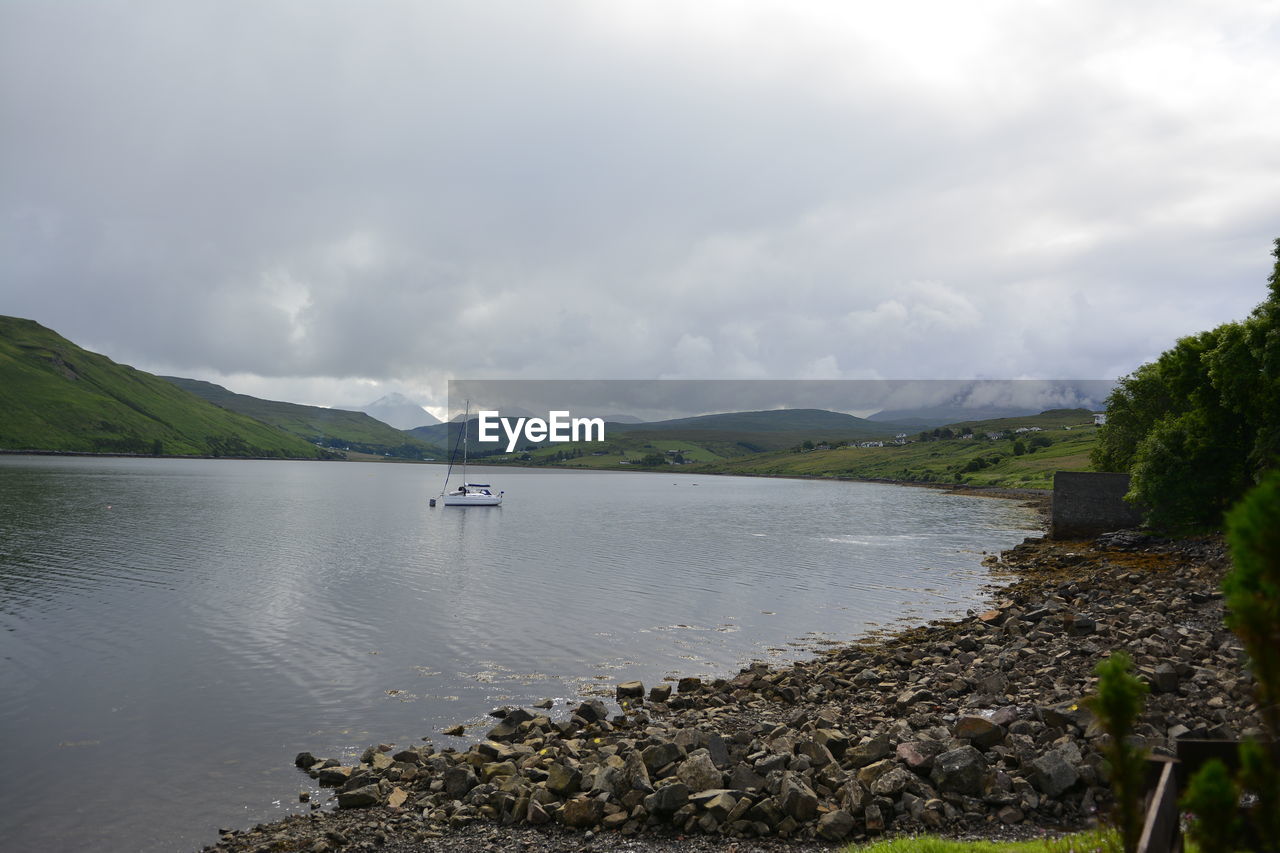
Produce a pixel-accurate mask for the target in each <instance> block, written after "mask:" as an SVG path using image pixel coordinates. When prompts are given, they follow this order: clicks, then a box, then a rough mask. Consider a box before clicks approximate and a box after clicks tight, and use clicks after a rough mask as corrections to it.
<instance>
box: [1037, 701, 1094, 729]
mask: <svg viewBox="0 0 1280 853" xmlns="http://www.w3.org/2000/svg"><path fill="white" fill-rule="evenodd" d="M1038 710H1039V713H1040V719H1041V720H1043V721H1044V724H1045V725H1046V726H1055V727H1057V728H1063V727H1065V726H1076V727H1077V728H1079V729H1081V730H1082V731H1083V730H1084V729H1086V728H1088V727H1089V723H1090V721H1092V720H1093V713H1092V712H1091V711H1090V710H1089V709H1088V708H1086V707H1085V706H1084V703H1083V702H1081V701H1080V700H1079V699H1072V700H1069V701H1067V702H1059V703H1058V704H1056V705H1050V706H1046V707H1041V708H1040V709H1038Z"/></svg>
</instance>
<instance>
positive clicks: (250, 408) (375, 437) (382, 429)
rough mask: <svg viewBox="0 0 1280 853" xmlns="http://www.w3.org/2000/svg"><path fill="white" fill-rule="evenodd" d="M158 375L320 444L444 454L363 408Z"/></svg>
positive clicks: (416, 455)
mask: <svg viewBox="0 0 1280 853" xmlns="http://www.w3.org/2000/svg"><path fill="white" fill-rule="evenodd" d="M160 378H161V379H164V380H166V381H168V382H171V383H173V384H174V385H176V386H177V387H179V388H181V389H183V390H184V391H188V392H190V393H192V394H195V395H196V396H198V397H201V398H203V399H205V400H208V401H209V402H210V403H213V404H214V405H215V406H221V407H222V408H224V409H229V410H231V411H233V412H239V413H240V414H242V415H247V416H249V417H251V418H254V419H256V420H259V421H262V422H263V423H265V424H270V425H272V426H275V427H279V428H280V429H282V430H285V431H286V432H289V433H292V434H293V435H296V436H298V437H299V438H303V439H306V440H307V441H309V442H313V443H315V444H320V445H323V446H325V447H332V448H340V449H343V450H355V451H359V452H360V453H372V454H374V455H377V456H393V457H397V458H401V459H425V458H442V457H443V456H444V455H445V453H444V450H442V449H441V448H440V447H438V446H435V445H433V444H431V443H429V442H425V441H422V440H421V439H419V438H417V437H415V436H413V435H410V434H408V433H406V432H402V431H401V430H398V429H396V428H395V427H391V426H387V425H386V424H384V423H383V422H382V421H380V420H377V419H375V418H372V417H370V416H369V415H366V414H365V413H364V412H349V411H347V410H345V409H326V408H323V407H321V406H302V405H299V404H297V403H282V402H278V401H275V400H262V399H259V398H257V397H250V396H248V395H247V394H236V393H235V392H233V391H228V390H227V389H226V388H223V387H222V386H221V385H214V384H213V383H212V382H202V381H200V380H199V379H183V378H180V377H177V376H162V377H160Z"/></svg>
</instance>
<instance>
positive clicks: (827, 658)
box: [207, 532, 1256, 853]
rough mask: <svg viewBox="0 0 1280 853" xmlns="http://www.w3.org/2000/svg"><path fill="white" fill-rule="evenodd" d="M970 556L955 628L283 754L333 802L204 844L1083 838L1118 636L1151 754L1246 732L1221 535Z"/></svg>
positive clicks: (426, 846) (583, 844)
mask: <svg viewBox="0 0 1280 853" xmlns="http://www.w3.org/2000/svg"><path fill="white" fill-rule="evenodd" d="M987 563H988V565H989V566H990V568H991V570H992V572H993V577H994V579H995V581H996V582H997V583H998V584H999V586H997V587H995V588H993V599H994V601H995V602H996V603H995V605H994V606H993V607H992V609H990V610H988V611H986V612H982V613H972V614H970V615H968V616H967V617H966V618H964V619H959V620H951V621H939V622H934V623H930V624H929V625H927V626H924V627H920V628H916V629H911V630H907V631H903V632H899V633H896V634H893V635H891V636H885V637H877V638H872V639H869V640H867V641H865V642H862V643H858V644H854V645H850V646H846V647H843V648H839V649H836V650H832V651H829V652H825V653H822V654H820V655H818V656H817V657H815V658H814V659H812V660H808V661H804V662H802V663H798V664H794V665H790V666H786V667H782V668H778V667H770V666H769V665H767V664H764V663H757V664H754V665H752V666H750V667H748V668H746V669H743V670H742V671H741V672H740V673H738V674H737V675H735V676H733V677H730V678H724V679H717V680H715V681H711V682H706V681H701V680H699V679H696V678H686V679H682V680H680V681H679V682H678V683H676V684H659V685H655V686H652V687H651V688H650V689H647V690H646V688H645V686H644V685H642V684H640V683H638V682H625V683H621V684H618V685H617V686H616V704H615V705H614V706H613V707H612V708H610V707H608V706H606V705H605V703H604V702H602V701H600V700H598V699H593V700H589V701H586V702H583V703H581V704H579V705H577V706H576V707H572V708H565V709H560V710H559V711H557V710H555V709H548V708H503V709H496V710H495V712H494V717H495V720H496V725H495V726H494V727H493V728H492V729H491V730H490V731H489V732H488V733H487V735H486V736H485V737H484V738H483V739H482V740H480V741H479V742H476V743H471V744H469V745H467V744H464V745H462V746H459V747H458V748H457V749H443V750H437V749H435V748H433V747H431V746H417V747H410V748H403V749H398V748H395V747H392V746H388V745H377V746H371V747H370V748H369V749H367V750H366V751H365V752H364V754H363V755H362V756H361V758H360V761H359V762H358V763H355V764H347V765H343V764H341V763H340V762H338V761H337V760H333V759H326V758H325V757H324V756H314V755H311V754H310V753H307V752H304V753H301V754H299V755H298V757H297V762H296V763H297V766H298V767H299V772H300V773H306V774H309V775H310V776H311V777H312V778H313V779H316V780H318V781H319V783H320V784H321V785H323V786H327V787H331V788H332V789H334V791H335V797H334V798H333V800H334V803H335V805H336V808H333V809H320V810H316V811H313V812H312V813H311V814H309V815H296V816H293V817H290V818H287V819H285V820H283V821H280V822H277V823H274V824H264V825H259V826H257V827H254V828H252V829H249V830H243V831H234V832H226V833H225V834H224V835H223V837H222V839H221V841H220V842H219V843H218V844H217V845H215V846H213V847H210V848H207V849H209V850H220V851H258V850H263V851H265V850H308V851H317V853H321V851H336V850H372V849H382V850H391V851H413V850H442V851H454V850H459V851H461V850H468V851H469V850H512V849H514V850H534V851H540V850H600V851H610V850H618V851H621V850H668V849H672V850H674V849H681V850H689V849H693V850H699V849H713V848H714V849H732V850H737V851H743V853H745V851H749V850H779V849H786V850H812V849H825V848H830V847H833V846H836V845H842V844H845V843H847V842H850V841H860V840H866V839H869V838H874V837H877V836H879V835H881V834H908V833H916V832H924V831H928V832H934V833H939V834H944V835H953V836H966V835H967V836H981V837H997V836H1019V835H1021V836H1028V835H1035V834H1039V833H1044V832H1046V831H1062V830H1069V829H1073V828H1080V827H1083V826H1086V825H1088V824H1089V823H1091V822H1092V821H1094V820H1096V816H1097V815H1098V814H1099V813H1100V812H1101V811H1104V810H1105V809H1106V807H1107V805H1108V789H1107V784H1106V771H1105V766H1104V764H1103V761H1102V757H1101V755H1100V752H1099V748H1100V745H1101V744H1102V743H1103V742H1104V739H1105V737H1106V735H1105V734H1103V733H1102V732H1101V731H1100V730H1099V728H1098V726H1097V724H1096V721H1094V720H1093V718H1092V716H1091V715H1090V713H1089V712H1088V711H1087V710H1086V709H1085V708H1084V706H1083V705H1082V703H1081V700H1082V699H1083V698H1084V697H1085V696H1087V695H1089V694H1090V692H1091V691H1092V689H1093V684H1094V677H1093V669H1094V667H1095V666H1096V664H1097V663H1098V661H1099V660H1101V659H1102V658H1103V657H1105V656H1106V655H1107V654H1109V653H1110V652H1111V651H1112V650H1115V649H1124V650H1126V651H1128V652H1129V654H1130V655H1131V656H1132V658H1133V659H1134V662H1135V664H1136V666H1137V668H1138V672H1139V675H1140V676H1141V677H1143V678H1145V679H1146V681H1147V682H1148V683H1149V684H1150V686H1151V694H1150V696H1149V698H1148V701H1147V705H1146V711H1145V713H1144V715H1143V717H1142V721H1141V723H1140V725H1139V726H1138V730H1137V736H1138V737H1140V738H1141V739H1142V741H1143V742H1144V744H1145V745H1146V746H1147V747H1148V748H1150V749H1151V750H1152V751H1153V752H1155V753H1169V752H1171V745H1172V743H1173V741H1174V740H1176V739H1177V738H1179V737H1215V738H1216V737H1236V736H1239V735H1241V734H1245V733H1247V732H1249V731H1250V730H1252V729H1253V728H1254V727H1255V726H1256V721H1255V718H1254V710H1255V709H1254V706H1253V703H1252V693H1251V681H1250V679H1249V677H1248V675H1247V674H1246V672H1245V670H1244V668H1243V666H1242V651H1241V649H1240V647H1239V646H1238V644H1237V642H1236V638H1235V637H1234V635H1232V634H1231V633H1230V632H1229V631H1227V630H1226V628H1225V627H1224V626H1223V623H1222V604H1221V597H1220V594H1219V591H1218V589H1219V583H1220V581H1221V577H1222V575H1223V573H1224V572H1225V571H1226V569H1227V567H1228V558H1227V557H1226V554H1225V549H1224V546H1223V544H1222V542H1221V540H1220V539H1218V538H1202V539H1193V540H1177V541H1166V540H1157V539H1151V538H1147V537H1144V536H1142V535H1140V534H1137V533H1136V532H1121V533H1117V534H1110V535H1107V536H1103V537H1100V538H1099V539H1098V540H1096V541H1093V542H1052V541H1047V540H1043V539H1029V540H1027V541H1026V542H1024V543H1023V544H1022V545H1019V546H1017V547H1015V548H1013V549H1011V550H1009V551H1006V552H1004V553H1003V554H1001V555H999V556H998V557H995V556H992V557H988V558H987ZM459 743H462V741H461V740H459Z"/></svg>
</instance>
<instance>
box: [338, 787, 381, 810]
mask: <svg viewBox="0 0 1280 853" xmlns="http://www.w3.org/2000/svg"><path fill="white" fill-rule="evenodd" d="M381 799H382V792H381V791H379V790H378V786H377V785H365V786H364V787H363V788H356V789H355V790H354V791H343V792H341V793H339V794H338V808H340V809H367V808H369V807H370V806H376V805H377V804H378V803H379V802H380V801H381Z"/></svg>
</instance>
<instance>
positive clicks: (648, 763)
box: [640, 741, 685, 773]
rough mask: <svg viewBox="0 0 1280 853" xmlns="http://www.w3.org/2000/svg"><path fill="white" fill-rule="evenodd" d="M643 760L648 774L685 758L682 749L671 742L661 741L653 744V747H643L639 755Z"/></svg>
mask: <svg viewBox="0 0 1280 853" xmlns="http://www.w3.org/2000/svg"><path fill="white" fill-rule="evenodd" d="M640 755H641V757H642V758H643V759H644V766H645V767H647V768H649V772H650V773H656V772H657V771H659V770H661V769H662V768H663V767H666V766H667V765H668V764H671V763H672V762H674V761H679V760H680V759H682V758H684V757H685V751H684V747H682V746H680V744H678V743H674V742H672V741H663V742H662V743H655V744H654V745H653V746H648V747H645V748H644V750H643V751H642V752H641V753H640Z"/></svg>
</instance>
